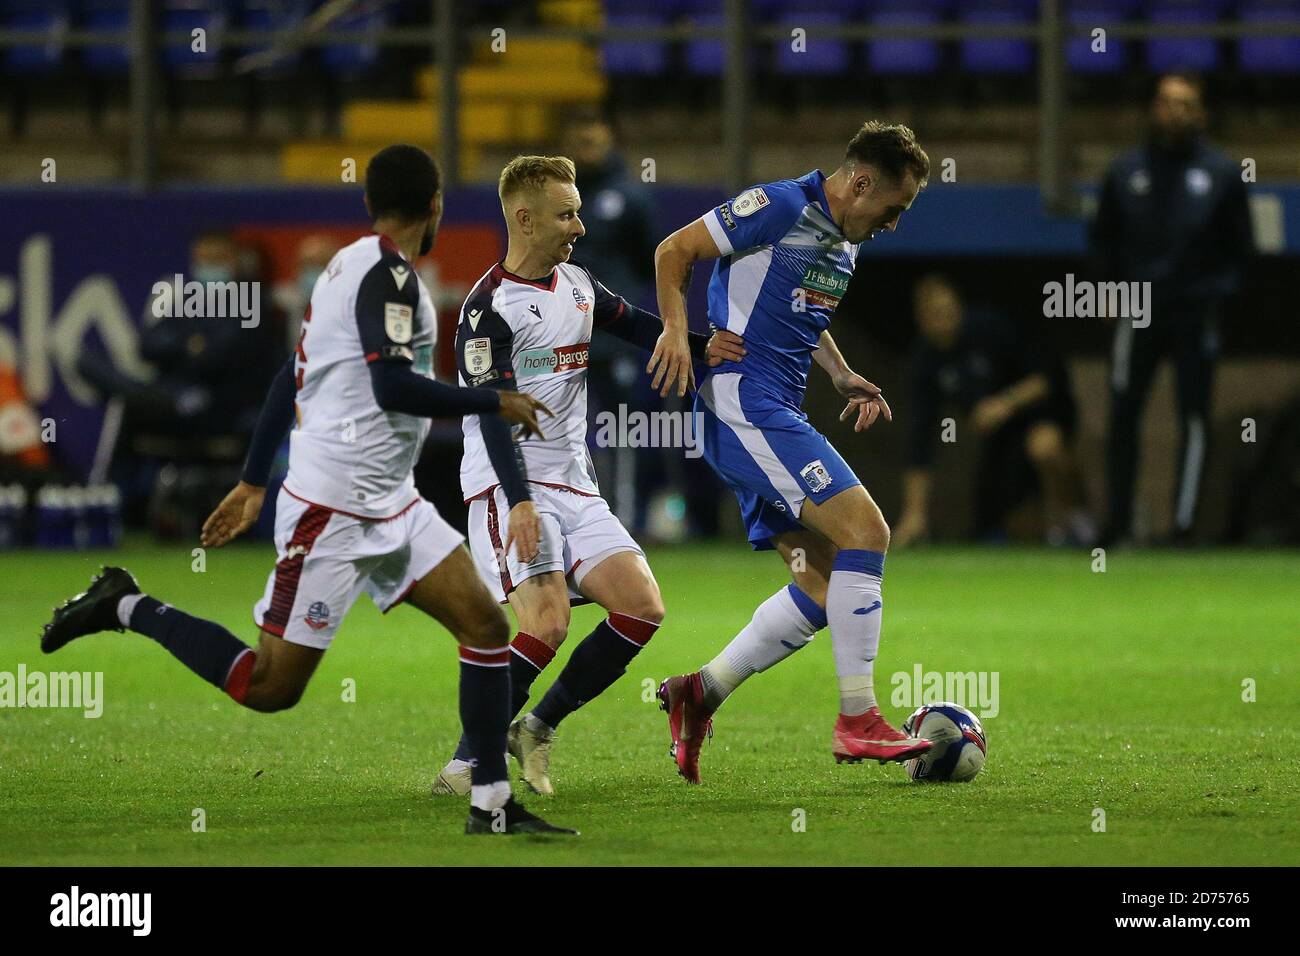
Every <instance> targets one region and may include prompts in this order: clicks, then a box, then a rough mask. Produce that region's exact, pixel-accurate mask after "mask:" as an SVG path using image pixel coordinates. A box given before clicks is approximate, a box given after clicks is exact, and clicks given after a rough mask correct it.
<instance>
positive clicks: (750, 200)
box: [731, 186, 772, 219]
mask: <svg viewBox="0 0 1300 956" xmlns="http://www.w3.org/2000/svg"><path fill="white" fill-rule="evenodd" d="M771 201H772V200H770V199H768V198H767V193H765V192H763V187H762V186H755V187H754V188H753V189H746V190H745V191H744V192H743V193H741V194H740V195H739V196H737V197H736V199H735V201H734V202H732V204H731V211H732V213H733V214H734V215H736V216H739V217H740V218H742V219H743V218H744V217H745V216H752V215H754V213H756V212H758V211H759V210H760V209H762V208H763V207H764V206H766V205H767V204H768V203H770V202H771Z"/></svg>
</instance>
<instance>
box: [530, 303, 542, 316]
mask: <svg viewBox="0 0 1300 956" xmlns="http://www.w3.org/2000/svg"><path fill="white" fill-rule="evenodd" d="M528 311H529V312H531V313H533V315H535V316H537V317H538V318H539V319H540V318H541V317H542V310H541V309H539V308H538V307H537V305H536V303H534V304H532V305H530V306H529V307H528Z"/></svg>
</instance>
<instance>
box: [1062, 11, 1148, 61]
mask: <svg viewBox="0 0 1300 956" xmlns="http://www.w3.org/2000/svg"><path fill="white" fill-rule="evenodd" d="M1135 6H1136V4H1135V3H1134V2H1133V0H1073V2H1071V3H1068V4H1067V6H1066V11H1065V17H1066V21H1067V22H1068V23H1069V24H1070V25H1071V26H1078V27H1085V28H1087V29H1088V31H1089V34H1091V31H1092V30H1094V29H1096V28H1097V27H1101V28H1103V29H1105V28H1106V27H1109V26H1111V25H1112V24H1116V23H1122V22H1123V21H1124V20H1126V19H1127V18H1128V17H1129V16H1130V15H1131V14H1132V13H1133V9H1134V7H1135ZM1107 32H1108V35H1107V37H1106V50H1105V52H1100V53H1098V52H1094V51H1093V49H1092V36H1091V35H1089V36H1080V37H1070V38H1067V39H1066V41H1065V65H1066V67H1067V68H1068V69H1070V70H1072V71H1074V72H1075V73H1093V74H1101V73H1119V72H1120V71H1121V70H1123V69H1124V67H1125V66H1127V65H1128V47H1127V45H1126V44H1125V42H1124V41H1123V40H1121V39H1120V38H1119V37H1117V36H1112V35H1109V31H1107Z"/></svg>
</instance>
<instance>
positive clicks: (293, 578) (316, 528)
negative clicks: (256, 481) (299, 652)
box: [262, 505, 333, 635]
mask: <svg viewBox="0 0 1300 956" xmlns="http://www.w3.org/2000/svg"><path fill="white" fill-rule="evenodd" d="M331 514H333V512H332V511H330V509H328V508H322V507H321V506H320V505H310V506H308V508H307V510H306V511H304V512H303V513H302V517H301V518H299V519H298V523H297V524H296V525H295V526H294V529H293V537H292V538H290V539H289V545H288V547H287V548H285V553H286V554H288V553H289V552H294V553H293V554H292V555H291V556H290V557H286V558H284V559H283V560H281V561H279V562H278V563H277V564H276V566H275V586H274V587H273V588H272V590H271V606H270V607H268V608H267V610H266V613H265V614H264V615H262V627H264V628H265V629H266V630H268V631H270V632H271V633H273V634H281V635H283V634H284V629H285V627H286V626H287V625H288V623H289V615H290V614H291V613H292V612H293V602H294V598H296V597H297V596H298V579H299V578H300V577H301V576H302V562H303V559H304V558H306V557H307V552H309V551H310V550H311V546H312V544H313V543H314V542H315V541H316V539H317V538H319V537H320V534H321V532H322V531H324V530H325V525H327V524H329V520H330V515H331ZM295 548H300V549H301V550H299V551H295Z"/></svg>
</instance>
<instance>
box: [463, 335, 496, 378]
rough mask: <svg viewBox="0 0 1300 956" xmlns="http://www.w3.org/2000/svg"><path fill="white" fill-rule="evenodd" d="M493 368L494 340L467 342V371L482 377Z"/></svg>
mask: <svg viewBox="0 0 1300 956" xmlns="http://www.w3.org/2000/svg"><path fill="white" fill-rule="evenodd" d="M491 367H492V340H491V339H490V338H486V337H484V338H478V339H466V340H465V371H466V372H468V373H469V374H470V375H482V374H483V373H484V372H486V371H487V370H488V369H489V368H491Z"/></svg>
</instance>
